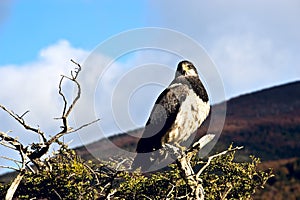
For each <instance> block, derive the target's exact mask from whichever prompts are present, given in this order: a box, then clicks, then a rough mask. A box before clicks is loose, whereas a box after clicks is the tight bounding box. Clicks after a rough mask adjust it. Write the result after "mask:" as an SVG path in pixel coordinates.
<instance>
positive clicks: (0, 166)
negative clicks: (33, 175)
mask: <svg viewBox="0 0 300 200" xmlns="http://www.w3.org/2000/svg"><path fill="white" fill-rule="evenodd" d="M0 168H6V169H12V170H15V171H19V170H20V169H19V168H15V167H12V166H5V165H0Z"/></svg>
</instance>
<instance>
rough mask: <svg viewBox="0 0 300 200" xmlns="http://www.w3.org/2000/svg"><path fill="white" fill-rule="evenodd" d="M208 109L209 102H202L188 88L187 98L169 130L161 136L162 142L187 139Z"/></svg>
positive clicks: (197, 126) (205, 115)
mask: <svg viewBox="0 0 300 200" xmlns="http://www.w3.org/2000/svg"><path fill="white" fill-rule="evenodd" d="M209 110H210V105H209V102H203V101H202V99H200V98H199V97H198V96H197V95H196V94H195V93H194V92H192V90H190V92H189V94H188V95H187V98H186V99H185V101H183V103H182V105H181V106H180V109H179V112H178V114H177V117H176V119H175V122H174V124H173V125H172V127H171V129H170V131H169V132H167V134H166V135H165V137H163V138H162V144H165V143H175V142H176V143H180V142H183V141H185V140H187V139H188V138H189V137H190V135H192V134H193V133H194V132H195V131H196V130H197V129H198V128H199V127H200V125H201V124H202V123H203V121H204V120H205V119H206V117H207V116H208V114H209Z"/></svg>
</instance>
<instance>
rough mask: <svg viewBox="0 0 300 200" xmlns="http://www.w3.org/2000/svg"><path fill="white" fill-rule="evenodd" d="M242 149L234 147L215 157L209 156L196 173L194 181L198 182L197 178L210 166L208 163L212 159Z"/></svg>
mask: <svg viewBox="0 0 300 200" xmlns="http://www.w3.org/2000/svg"><path fill="white" fill-rule="evenodd" d="M242 148H244V147H242V146H240V147H235V148H233V149H228V150H225V151H222V152H221V153H218V154H215V155H212V156H209V157H208V160H207V163H206V164H205V165H204V166H203V167H202V168H201V169H200V170H199V171H198V173H197V174H196V179H197V180H199V176H200V175H201V174H202V172H203V171H204V170H205V169H206V168H207V167H208V166H209V165H210V162H211V161H212V159H214V158H216V157H219V156H222V155H225V154H227V153H229V152H232V151H236V150H240V149H242Z"/></svg>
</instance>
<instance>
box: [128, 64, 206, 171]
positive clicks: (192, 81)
mask: <svg viewBox="0 0 300 200" xmlns="http://www.w3.org/2000/svg"><path fill="white" fill-rule="evenodd" d="M209 111H210V105H209V98H208V94H207V92H206V90H205V88H204V86H203V84H202V82H201V81H200V79H199V76H198V72H197V70H196V67H195V66H194V65H193V64H192V63H191V62H189V61H181V62H180V63H179V64H178V66H177V70H176V74H175V78H174V80H173V81H172V82H171V84H170V85H169V86H168V87H167V88H166V89H165V90H164V91H163V92H162V93H161V94H160V95H159V97H158V98H157V100H156V102H155V105H154V107H153V109H152V111H151V114H150V117H149V119H148V121H147V123H146V126H145V129H144V132H143V134H142V137H141V138H140V139H139V141H138V144H137V148H136V153H137V155H136V157H135V158H134V161H133V163H132V169H133V170H135V169H137V168H139V167H141V171H144V172H145V171H147V170H148V169H149V168H150V167H151V166H152V165H153V164H154V163H155V161H157V160H158V159H159V158H158V157H159V156H158V155H159V154H158V153H155V152H159V150H160V149H162V148H163V147H164V146H165V145H166V144H170V145H174V146H175V145H178V144H180V143H182V142H184V141H186V140H187V139H188V138H189V137H190V136H191V135H192V134H193V133H194V132H195V131H196V130H197V129H198V128H199V127H200V125H201V124H202V123H203V121H204V120H205V119H206V118H207V116H208V114H209ZM160 159H161V158H160Z"/></svg>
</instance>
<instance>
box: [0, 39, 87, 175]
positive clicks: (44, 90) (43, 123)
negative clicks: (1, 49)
mask: <svg viewBox="0 0 300 200" xmlns="http://www.w3.org/2000/svg"><path fill="white" fill-rule="evenodd" d="M87 55H88V52H87V51H84V50H82V49H79V48H74V47H72V46H71V45H70V43H69V42H68V41H66V40H61V41H58V42H57V43H55V44H53V45H50V46H48V47H47V48H44V49H42V50H41V51H40V53H39V56H38V58H37V60H35V61H32V62H31V63H25V64H21V65H7V66H0V80H1V84H0V103H1V104H2V105H4V106H6V107H7V108H9V109H12V110H13V111H14V112H15V113H17V114H19V115H21V114H23V113H24V112H25V111H27V110H30V112H29V113H27V114H26V115H25V117H24V118H25V120H26V122H27V123H28V124H30V125H32V126H35V127H37V126H40V128H41V130H44V131H45V132H46V134H47V136H48V135H50V134H51V135H54V134H55V133H56V132H57V131H58V130H59V126H60V121H55V120H54V119H53V118H54V117H59V116H60V115H61V111H62V100H61V98H60V96H59V95H58V83H59V80H60V75H61V74H65V75H69V73H70V70H72V69H74V67H75V65H73V64H72V63H71V62H70V59H74V60H76V61H78V62H79V63H80V62H83V60H84V59H85V57H86V56H87ZM64 89H66V93H72V90H71V88H70V87H64ZM0 130H1V131H4V132H6V131H9V130H12V131H13V132H12V133H10V134H11V135H12V136H17V137H18V138H19V139H20V140H21V141H22V142H24V144H28V143H32V142H34V141H38V139H39V138H38V136H37V135H35V134H32V133H28V132H27V131H25V130H24V129H23V128H22V127H21V126H20V125H19V124H18V123H16V122H15V121H14V120H13V119H11V117H9V116H8V114H7V113H5V112H4V111H3V110H0ZM0 148H1V153H4V152H6V153H8V152H7V151H6V150H7V149H5V151H4V149H3V147H0ZM2 149H3V150H2ZM1 155H3V154H1ZM9 155H11V152H9ZM9 155H7V154H6V156H9ZM0 162H1V164H5V162H4V161H3V160H0ZM1 170H2V169H0V173H1Z"/></svg>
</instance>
